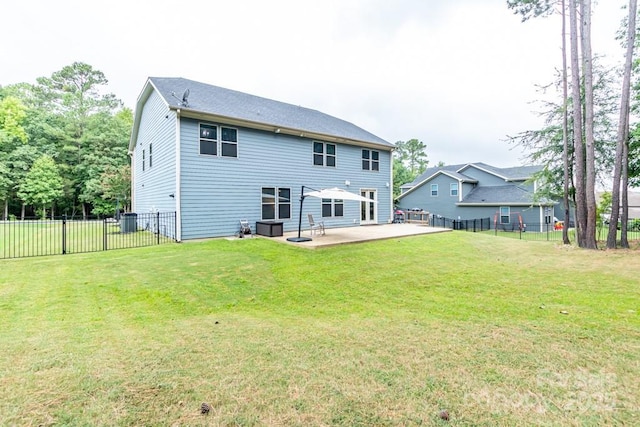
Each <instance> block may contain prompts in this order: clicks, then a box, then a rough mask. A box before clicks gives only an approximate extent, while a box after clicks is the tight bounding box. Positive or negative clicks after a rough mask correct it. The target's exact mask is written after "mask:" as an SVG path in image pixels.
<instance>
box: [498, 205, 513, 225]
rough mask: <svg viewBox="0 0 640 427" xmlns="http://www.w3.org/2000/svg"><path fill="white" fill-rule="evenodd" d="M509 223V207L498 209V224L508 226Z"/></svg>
mask: <svg viewBox="0 0 640 427" xmlns="http://www.w3.org/2000/svg"><path fill="white" fill-rule="evenodd" d="M510 222H511V208H510V207H509V206H501V207H500V224H509V223H510Z"/></svg>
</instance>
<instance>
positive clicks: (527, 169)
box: [470, 162, 542, 180]
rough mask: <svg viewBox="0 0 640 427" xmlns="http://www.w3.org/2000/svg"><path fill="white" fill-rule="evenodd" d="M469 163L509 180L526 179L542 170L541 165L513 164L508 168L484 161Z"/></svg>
mask: <svg viewBox="0 0 640 427" xmlns="http://www.w3.org/2000/svg"><path fill="white" fill-rule="evenodd" d="M470 165H473V166H477V167H479V168H481V169H485V170H486V171H488V172H491V173H493V174H495V175H498V176H502V177H504V178H506V179H509V180H526V179H529V178H531V177H532V176H533V175H534V174H535V173H537V172H540V171H541V170H542V166H515V167H510V168H497V167H494V166H491V165H488V164H486V163H481V162H479V163H471V164H470Z"/></svg>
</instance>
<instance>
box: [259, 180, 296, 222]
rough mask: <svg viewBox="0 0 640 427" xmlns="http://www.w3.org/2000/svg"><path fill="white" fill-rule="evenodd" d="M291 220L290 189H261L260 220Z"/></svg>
mask: <svg viewBox="0 0 640 427" xmlns="http://www.w3.org/2000/svg"><path fill="white" fill-rule="evenodd" d="M289 218H291V189H290V188H279V187H262V219H263V220H275V219H289Z"/></svg>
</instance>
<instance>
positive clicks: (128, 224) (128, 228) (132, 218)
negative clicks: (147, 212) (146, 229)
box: [120, 212, 138, 233]
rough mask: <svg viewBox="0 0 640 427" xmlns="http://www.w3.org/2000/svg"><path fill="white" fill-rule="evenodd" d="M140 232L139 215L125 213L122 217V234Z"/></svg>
mask: <svg viewBox="0 0 640 427" xmlns="http://www.w3.org/2000/svg"><path fill="white" fill-rule="evenodd" d="M136 231H138V214H137V213H135V212H125V213H123V214H122V215H121V216H120V232H121V233H134V232H136Z"/></svg>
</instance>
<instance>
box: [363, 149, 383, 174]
mask: <svg viewBox="0 0 640 427" xmlns="http://www.w3.org/2000/svg"><path fill="white" fill-rule="evenodd" d="M362 170H365V171H378V170H380V152H379V151H374V150H362Z"/></svg>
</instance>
